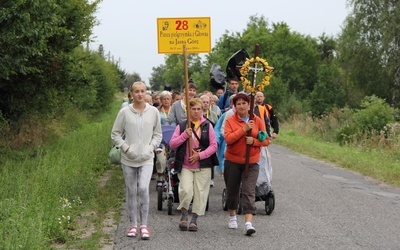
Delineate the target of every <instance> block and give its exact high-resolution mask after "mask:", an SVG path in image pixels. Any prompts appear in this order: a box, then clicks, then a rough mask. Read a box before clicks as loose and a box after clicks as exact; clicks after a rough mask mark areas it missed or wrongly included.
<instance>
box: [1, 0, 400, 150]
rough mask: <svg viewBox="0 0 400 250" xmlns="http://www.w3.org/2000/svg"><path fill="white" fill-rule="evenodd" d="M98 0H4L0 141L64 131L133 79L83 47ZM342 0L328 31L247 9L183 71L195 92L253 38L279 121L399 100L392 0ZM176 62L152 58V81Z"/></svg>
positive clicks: (175, 69)
mask: <svg viewBox="0 0 400 250" xmlns="http://www.w3.org/2000/svg"><path fill="white" fill-rule="evenodd" d="M100 2H101V0H95V1H87V0H65V1H56V0H51V1H30V0H13V1H12V0H5V1H3V2H2V4H1V6H0V32H1V35H0V55H1V56H0V95H1V100H0V129H1V130H0V131H1V132H0V133H1V134H0V136H2V138H6V139H7V140H4V141H8V142H11V145H13V144H15V145H21V144H22V145H24V144H40V142H41V141H42V139H43V137H51V136H52V135H54V134H55V135H57V133H62V132H63V129H62V128H59V127H58V125H57V123H56V124H54V123H55V121H60V120H61V121H62V120H66V121H67V123H68V121H69V122H72V123H73V124H74V122H76V121H79V119H82V117H81V116H82V115H84V116H91V115H96V114H97V113H98V112H102V110H104V109H106V108H108V106H109V105H110V103H111V101H112V99H113V95H114V93H115V92H116V91H118V90H120V91H122V90H123V89H125V88H127V87H129V84H131V83H132V82H134V81H136V80H140V75H139V74H138V73H133V74H127V73H126V72H125V71H124V70H121V69H120V68H119V67H118V65H117V64H115V63H114V62H110V61H108V60H106V58H105V57H104V55H103V50H102V49H99V50H98V51H90V50H89V49H88V47H86V48H85V44H86V43H89V42H90V36H91V35H92V29H93V27H94V26H95V25H98V21H97V20H96V18H95V12H96V10H97V8H98V5H99V3H100ZM347 4H348V6H349V8H350V10H351V11H350V12H349V14H348V16H347V18H346V20H345V21H344V23H343V28H342V32H341V33H340V34H338V35H337V36H335V37H334V36H327V35H326V34H324V33H322V34H321V35H320V36H319V37H318V38H315V37H311V36H309V35H304V34H300V33H298V32H296V31H292V30H291V28H290V27H289V26H288V25H287V24H286V23H284V22H279V23H271V22H269V21H268V19H266V18H265V17H264V16H262V15H261V16H258V15H255V16H250V17H249V22H248V24H247V26H246V27H245V28H244V29H243V30H242V31H226V32H225V34H223V35H222V36H221V37H219V38H218V40H217V41H216V44H215V46H214V47H213V48H212V51H211V52H210V53H209V54H206V55H205V56H204V57H201V56H199V55H197V54H190V55H188V69H189V77H190V78H191V79H193V80H194V81H195V83H196V84H197V86H198V91H199V92H200V91H202V90H206V89H207V90H208V89H211V86H210V79H209V73H210V69H211V66H212V64H214V63H217V64H219V65H221V67H222V68H225V67H226V64H227V61H228V58H230V56H231V55H232V54H233V53H235V52H236V51H238V50H239V49H242V48H243V49H246V51H248V52H249V54H250V55H251V56H252V55H253V54H254V46H255V45H256V44H259V46H260V57H262V58H265V59H266V60H267V61H268V63H269V64H270V65H272V66H273V67H274V68H275V71H274V74H273V77H272V79H271V85H270V86H268V87H266V88H265V95H266V97H267V101H268V102H270V103H272V104H273V105H274V107H275V109H276V110H278V112H279V116H280V119H281V120H282V121H283V120H285V119H289V118H290V117H292V116H293V115H295V114H298V113H303V112H310V113H311V114H312V115H313V117H319V116H321V115H323V114H326V113H329V112H331V111H332V110H333V109H335V108H345V107H346V108H362V103H363V100H365V99H364V98H365V97H370V96H375V97H378V98H380V99H382V100H384V102H385V103H387V104H389V105H390V106H391V107H392V108H398V107H399V105H400V102H399V94H400V93H399V89H400V66H399V53H400V52H399V44H400V43H399V34H400V26H399V23H400V22H398V21H399V18H400V13H399V7H400V6H399V5H400V2H398V1H395V0H371V1H361V0H349V1H347ZM316 21H317V20H316ZM183 68H184V67H183V56H182V55H166V56H165V63H164V64H162V65H159V66H155V67H154V68H153V72H152V75H151V78H150V85H151V88H152V89H153V90H163V89H164V87H165V84H166V83H169V84H170V86H171V87H172V89H178V90H181V86H182V83H183V81H184V74H183V71H184V70H183ZM259 77H262V76H259ZM395 118H396V119H397V118H398V117H395ZM61 124H62V123H61ZM68 124H69V123H68ZM69 126H70V125H69ZM32 128H49V129H50V131H53V132H52V133H47V132H48V131H49V130H46V129H37V130H36V131H37V136H36V137H35V134H34V133H33V131H34V129H32ZM41 131H42V132H41ZM43 131H44V132H43ZM35 138H37V139H35ZM8 146H9V145H8Z"/></svg>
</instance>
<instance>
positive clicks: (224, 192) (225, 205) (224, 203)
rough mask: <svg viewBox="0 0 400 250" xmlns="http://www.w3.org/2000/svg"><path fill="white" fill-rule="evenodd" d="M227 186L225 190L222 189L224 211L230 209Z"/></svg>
mask: <svg viewBox="0 0 400 250" xmlns="http://www.w3.org/2000/svg"><path fill="white" fill-rule="evenodd" d="M226 199H227V196H226V188H224V190H222V209H223V210H224V211H228V205H227V204H226Z"/></svg>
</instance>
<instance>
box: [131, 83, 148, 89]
mask: <svg viewBox="0 0 400 250" xmlns="http://www.w3.org/2000/svg"><path fill="white" fill-rule="evenodd" d="M138 85H143V86H144V88H145V89H147V86H146V84H144V82H141V81H138V82H134V83H133V84H132V85H131V91H132V90H133V87H136V86H138Z"/></svg>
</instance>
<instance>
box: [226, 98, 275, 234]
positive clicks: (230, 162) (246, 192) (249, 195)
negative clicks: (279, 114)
mask: <svg viewBox="0 0 400 250" xmlns="http://www.w3.org/2000/svg"><path fill="white" fill-rule="evenodd" d="M233 105H234V106H235V109H236V112H235V114H234V115H232V116H231V117H229V118H228V119H227V120H226V123H225V129H224V137H225V141H226V152H225V164H224V180H225V185H226V190H227V201H226V203H227V207H228V210H229V223H228V227H229V228H232V229H236V228H237V227H238V224H237V217H236V209H237V206H238V197H239V192H240V184H242V196H241V199H242V207H243V213H244V214H245V234H246V235H248V236H250V235H252V234H253V233H255V232H256V230H255V229H254V227H253V224H252V221H253V215H255V214H256V205H255V200H256V199H255V188H256V183H257V178H258V171H259V166H258V164H257V162H258V161H259V160H260V147H262V146H268V145H269V144H270V142H271V141H270V139H269V138H262V137H263V136H260V135H261V134H263V133H262V132H261V131H263V132H264V133H265V132H266V129H265V124H264V122H262V121H261V119H260V118H259V117H257V116H254V117H253V120H250V119H249V109H250V98H249V96H248V95H246V94H244V93H239V94H237V95H236V96H235V97H234V98H233ZM248 131H251V132H250V134H251V135H250V136H248V135H247V133H248ZM260 132H261V133H260ZM264 137H265V136H264ZM246 145H250V154H249V156H248V157H249V168H248V175H247V176H244V172H245V165H246V155H245V153H244V152H245V148H246Z"/></svg>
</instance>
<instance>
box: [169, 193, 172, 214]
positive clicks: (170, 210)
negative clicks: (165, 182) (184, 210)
mask: <svg viewBox="0 0 400 250" xmlns="http://www.w3.org/2000/svg"><path fill="white" fill-rule="evenodd" d="M172 203H173V198H172V197H169V198H168V215H171V214H172Z"/></svg>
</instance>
